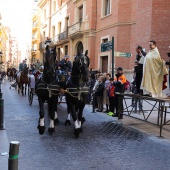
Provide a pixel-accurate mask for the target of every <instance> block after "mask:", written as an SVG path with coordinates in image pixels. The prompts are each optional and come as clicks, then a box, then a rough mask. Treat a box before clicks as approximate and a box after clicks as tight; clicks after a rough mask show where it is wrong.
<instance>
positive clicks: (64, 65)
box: [59, 55, 72, 74]
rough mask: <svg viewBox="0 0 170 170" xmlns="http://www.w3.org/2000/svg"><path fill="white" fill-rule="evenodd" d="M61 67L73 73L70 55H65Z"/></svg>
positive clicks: (60, 63) (62, 69) (66, 71)
mask: <svg viewBox="0 0 170 170" xmlns="http://www.w3.org/2000/svg"><path fill="white" fill-rule="evenodd" d="M59 69H60V70H61V71H64V72H65V73H66V74H70V73H71V69H72V66H71V62H70V61H69V56H68V55H65V57H64V58H63V59H62V60H61V61H60V62H59Z"/></svg>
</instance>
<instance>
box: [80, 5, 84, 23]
mask: <svg viewBox="0 0 170 170" xmlns="http://www.w3.org/2000/svg"><path fill="white" fill-rule="evenodd" d="M79 21H80V22H82V21H83V6H81V7H79Z"/></svg>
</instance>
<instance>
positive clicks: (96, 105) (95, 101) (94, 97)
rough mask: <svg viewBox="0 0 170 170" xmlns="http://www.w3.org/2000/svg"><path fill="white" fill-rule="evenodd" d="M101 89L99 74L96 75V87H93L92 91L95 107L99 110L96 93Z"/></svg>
mask: <svg viewBox="0 0 170 170" xmlns="http://www.w3.org/2000/svg"><path fill="white" fill-rule="evenodd" d="M98 87H99V75H98V73H97V74H95V82H94V86H93V89H92V92H93V100H94V101H93V102H94V103H95V107H96V108H98V104H97V97H96V93H95V92H96V91H97V89H98Z"/></svg>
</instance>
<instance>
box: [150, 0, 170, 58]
mask: <svg viewBox="0 0 170 170" xmlns="http://www.w3.org/2000/svg"><path fill="white" fill-rule="evenodd" d="M152 9H153V11H152V25H151V29H152V32H151V39H153V40H155V41H156V42H157V47H158V50H159V52H160V55H161V56H162V58H163V59H164V60H169V58H168V57H167V52H168V47H169V46H170V0H154V1H153V8H152Z"/></svg>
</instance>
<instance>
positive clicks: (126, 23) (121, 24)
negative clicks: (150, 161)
mask: <svg viewBox="0 0 170 170" xmlns="http://www.w3.org/2000/svg"><path fill="white" fill-rule="evenodd" d="M134 24H136V21H132V22H117V23H114V24H111V25H108V26H106V27H103V28H101V29H98V30H96V33H97V32H101V31H103V30H106V29H109V28H112V27H116V26H127V25H134Z"/></svg>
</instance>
